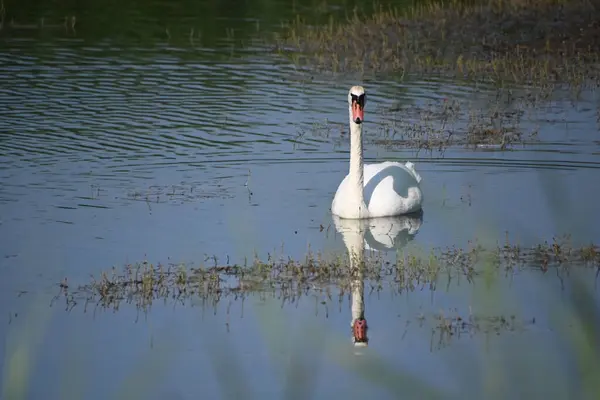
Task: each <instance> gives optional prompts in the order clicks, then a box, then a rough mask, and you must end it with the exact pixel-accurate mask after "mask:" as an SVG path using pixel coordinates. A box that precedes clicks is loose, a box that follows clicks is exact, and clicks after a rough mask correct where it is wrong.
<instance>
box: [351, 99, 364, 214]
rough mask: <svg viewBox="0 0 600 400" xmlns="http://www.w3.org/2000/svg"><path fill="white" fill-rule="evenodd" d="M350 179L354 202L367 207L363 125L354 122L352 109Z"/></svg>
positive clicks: (362, 211)
mask: <svg viewBox="0 0 600 400" xmlns="http://www.w3.org/2000/svg"><path fill="white" fill-rule="evenodd" d="M348 178H349V181H350V182H349V183H350V187H351V188H352V192H353V197H354V200H355V201H356V202H357V204H358V206H359V207H365V198H364V192H363V191H364V172H363V143H362V124H357V123H356V122H354V121H353V120H352V108H350V172H349V177H348ZM365 211H366V210H360V211H359V212H360V213H364V212H365Z"/></svg>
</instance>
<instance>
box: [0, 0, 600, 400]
mask: <svg viewBox="0 0 600 400" xmlns="http://www.w3.org/2000/svg"><path fill="white" fill-rule="evenodd" d="M171 3H172V2H168V4H167V3H165V2H160V1H156V2H153V3H151V4H152V6H150V5H149V6H147V8H140V9H137V6H133V2H125V3H124V5H123V7H124V9H123V10H121V9H119V8H118V7H119V6H117V5H116V4H108V5H106V7H107V10H111V11H110V12H106V11H104V12H99V13H96V9H95V7H97V6H94V5H92V4H91V3H90V4H87V3H86V5H85V6H81V8H77V7H75V6H73V7H71V8H69V7H67V8H65V9H59V8H54V7H47V6H38V7H37V8H36V7H32V8H31V9H26V8H25V7H22V6H17V5H16V4H13V3H8V2H7V3H5V6H6V10H7V14H6V18H5V24H4V26H3V29H2V30H0V43H1V44H0V46H1V47H0V48H1V49H2V51H0V65H1V66H0V109H1V110H2V112H1V117H0V182H1V184H0V205H1V206H0V207H1V208H0V240H1V242H2V246H1V248H0V273H1V275H2V279H1V280H0V282H1V283H0V292H1V293H2V294H1V295H0V296H1V301H0V304H1V305H0V318H2V316H6V319H5V322H4V323H3V327H2V328H0V332H2V333H3V335H2V336H1V337H4V338H5V340H4V346H3V347H0V357H1V358H2V359H3V360H4V363H3V368H2V369H3V374H4V378H3V379H4V380H3V385H2V387H3V389H2V390H3V396H4V398H7V399H8V398H41V397H43V398H82V397H85V398H113V397H115V396H117V397H118V396H123V397H125V396H127V394H128V393H130V394H132V395H133V394H135V395H134V396H140V397H143V398H192V397H197V396H198V394H202V395H206V396H211V397H213V396H221V397H235V396H236V395H240V394H242V393H244V394H245V396H248V397H259V396H268V397H273V398H281V397H298V398H309V397H310V398H312V397H315V398H325V397H327V396H331V395H334V396H336V397H341V396H349V397H352V398H358V397H361V396H364V395H366V394H371V395H375V396H381V397H385V398H387V396H390V390H397V391H400V390H402V391H403V392H406V393H410V389H411V387H409V386H407V385H404V386H403V384H402V383H401V381H394V379H392V378H389V377H388V376H387V375H385V373H379V372H377V371H378V370H377V369H376V368H375V367H374V366H373V364H369V363H370V362H373V361H372V359H371V358H369V357H371V356H372V357H379V358H381V359H383V361H384V362H385V363H387V364H388V365H389V366H391V368H392V371H403V372H405V373H411V374H414V375H415V376H416V377H418V378H419V379H421V380H423V381H424V382H425V385H426V386H429V387H431V388H437V389H440V390H444V391H448V392H450V393H464V394H467V395H469V394H470V395H471V396H477V395H476V393H481V391H482V390H484V389H485V390H491V389H490V387H496V386H495V384H494V383H490V382H489V381H488V380H489V373H490V372H489V371H490V369H492V368H496V367H497V368H500V367H498V366H501V365H503V366H514V365H516V364H514V363H515V362H516V361H515V360H519V357H520V352H521V349H523V348H528V349H529V350H530V355H532V358H531V359H528V360H529V361H528V362H529V363H531V365H544V366H546V367H547V368H548V370H549V371H558V370H561V368H563V367H564V366H565V365H566V366H567V368H569V366H570V365H571V364H576V361H575V360H573V359H571V358H569V357H568V356H566V355H561V353H560V351H558V352H554V351H548V349H553V348H555V347H556V346H557V343H563V342H561V340H563V336H561V335H562V333H561V332H558V331H557V330H556V329H555V328H556V327H555V325H553V323H554V320H553V314H552V313H553V311H555V310H556V309H560V308H561V307H567V306H568V304H569V302H568V301H567V299H566V298H565V296H566V295H565V292H564V289H561V287H562V286H563V284H564V282H563V281H562V280H561V279H559V278H557V277H556V275H555V274H554V275H553V274H541V273H540V272H537V271H524V272H522V273H520V274H518V276H516V277H515V276H512V277H510V278H509V279H501V280H500V281H499V282H498V283H497V285H496V286H494V288H493V289H490V288H487V287H485V286H484V285H483V284H481V282H480V283H479V284H477V283H476V284H468V283H467V282H466V281H462V282H461V283H460V284H455V283H453V284H452V285H450V286H448V287H446V286H445V285H444V284H443V282H440V284H439V287H440V288H443V289H440V290H437V291H435V292H431V291H429V290H417V291H414V292H410V293H402V294H400V295H399V294H393V293H391V292H389V291H385V290H384V291H382V292H379V293H377V292H371V291H370V289H369V284H368V283H366V284H365V287H366V289H365V313H366V315H367V318H368V321H369V325H370V326H371V327H372V328H371V329H370V343H369V347H368V348H367V349H365V350H362V351H363V353H364V354H363V356H362V358H361V357H360V356H355V355H354V351H355V349H354V348H353V347H352V345H351V342H350V332H349V325H350V302H349V299H348V298H345V299H344V301H343V302H342V303H341V304H339V305H338V302H337V300H336V301H333V302H332V303H326V304H325V305H324V304H321V301H322V300H324V299H321V298H313V297H311V296H308V297H305V298H302V299H301V300H300V301H299V302H298V303H296V304H289V305H283V306H282V307H280V305H281V304H280V302H279V301H278V300H277V299H274V300H273V299H271V300H269V298H268V296H267V297H266V298H265V297H262V296H259V295H251V296H248V298H246V299H245V300H244V301H243V302H242V301H241V300H238V301H234V300H228V299H226V300H224V301H222V302H221V303H219V304H218V305H216V306H212V305H210V304H202V303H201V302H199V301H196V302H195V304H194V301H192V302H191V303H189V302H188V303H186V305H185V306H183V305H174V304H173V303H170V302H167V303H166V304H156V305H154V306H153V308H152V310H151V312H150V313H148V314H147V315H144V314H140V313H139V312H138V311H137V310H136V309H135V308H134V307H133V306H129V307H128V306H126V305H124V306H123V307H122V308H121V309H120V310H119V311H118V312H115V313H111V312H106V311H103V312H102V311H101V312H97V313H93V312H92V311H91V310H86V312H84V307H83V305H82V304H79V305H78V306H76V307H75V308H74V309H73V310H72V311H70V312H65V311H64V305H63V304H62V303H57V304H55V305H53V306H52V307H50V306H49V304H50V299H51V298H52V296H53V295H54V294H55V293H56V291H57V283H58V282H60V281H61V280H62V279H63V278H64V277H68V278H69V281H70V282H72V284H83V283H87V282H88V281H89V277H90V274H94V275H98V274H99V273H100V272H101V271H103V270H107V269H108V268H110V267H111V266H120V265H122V264H124V263H127V262H137V261H141V260H149V261H151V262H164V263H167V262H186V263H194V264H195V265H212V264H213V263H214V258H212V259H211V257H216V259H217V262H218V263H221V264H224V263H227V262H229V263H231V264H232V263H236V262H243V261H244V259H245V258H253V257H254V253H255V252H256V253H257V254H258V255H259V256H261V257H263V258H265V257H267V255H268V254H269V253H271V254H272V253H273V252H276V251H279V252H283V253H284V254H285V255H289V256H291V257H294V258H300V257H303V256H304V255H305V254H306V252H307V251H308V249H309V248H310V249H311V250H313V251H320V252H323V253H327V254H333V253H335V252H338V253H340V252H344V251H346V248H345V245H344V241H343V237H342V235H340V234H339V233H337V232H336V229H335V224H334V221H333V220H332V218H331V215H330V211H329V207H330V204H331V199H332V198H333V194H334V193H335V190H336V188H337V185H338V183H339V181H340V180H341V179H342V178H343V176H344V174H346V173H347V169H348V135H347V128H346V124H347V119H348V118H347V103H346V96H347V90H348V88H349V87H350V86H351V85H353V84H356V83H357V82H358V83H363V84H364V85H365V87H366V88H367V91H368V96H369V97H368V98H369V100H368V104H367V112H368V114H367V123H366V125H365V129H366V135H367V136H369V135H371V136H372V137H376V136H377V135H379V134H380V133H381V130H382V129H383V127H384V126H385V124H386V123H387V122H389V118H390V117H389V114H386V113H383V112H382V110H383V109H387V108H390V107H397V106H398V105H401V106H404V107H427V106H428V104H430V103H431V102H436V101H440V100H442V99H444V98H447V99H455V100H458V101H459V102H461V103H462V104H463V107H465V109H468V108H469V107H471V108H474V109H484V110H486V109H489V108H490V107H491V106H492V105H493V104H494V102H495V96H496V90H495V88H492V87H485V86H479V87H474V86H468V85H461V84H457V83H453V82H447V81H441V80H438V79H433V78H432V79H428V80H404V81H401V80H399V79H395V78H394V77H388V78H385V79H382V78H381V77H378V78H377V79H374V78H368V79H365V80H363V81H361V80H360V79H359V78H357V77H335V78H331V77H328V76H323V75H318V74H314V73H311V72H310V71H299V70H297V69H295V68H294V67H293V66H292V65H290V64H289V62H288V61H287V60H285V59H281V58H278V57H277V56H276V55H275V54H273V53H272V52H271V51H270V49H269V48H268V47H256V46H249V44H250V43H251V42H252V40H253V38H255V37H256V35H257V31H258V32H260V31H261V30H269V29H275V28H274V27H276V26H277V24H278V22H279V21H280V20H281V19H282V18H289V17H290V16H291V15H293V13H292V11H289V10H288V11H283V10H284V5H283V4H279V3H277V2H267V3H269V5H266V4H262V3H261V2H256V1H255V2H249V3H248V4H249V6H248V7H247V8H245V9H244V10H243V11H240V10H237V11H235V12H234V10H233V9H234V8H235V7H233V6H232V5H231V4H229V5H228V4H227V3H224V4H219V6H218V7H217V6H215V5H214V4H213V3H212V2H194V4H196V3H197V4H198V5H197V6H194V8H193V9H188V8H186V6H189V4H188V3H191V2H180V3H181V4H179V3H177V2H176V3H172V4H171ZM297 6H298V9H297V10H296V11H300V12H305V13H306V15H309V16H311V17H313V18H317V19H318V18H322V17H323V15H327V14H326V13H323V12H321V13H320V14H319V13H317V12H315V11H309V10H312V8H311V7H310V5H308V4H306V5H300V4H298V5H297ZM61 7H62V6H61ZM152 7H155V8H152ZM270 7H275V8H274V10H276V11H272V12H271V13H265V12H263V11H264V10H265V9H267V8H268V9H271V8H270ZM277 7H279V8H277ZM328 9H331V10H334V12H340V13H341V10H344V6H343V5H342V4H332V5H331V6H330V8H327V7H325V9H324V10H325V11H326V10H328ZM168 10H170V11H168ZM336 10H337V11H336ZM184 11H185V12H184ZM64 15H68V16H71V15H76V16H77V19H76V24H75V25H74V29H73V26H71V25H69V23H70V22H69V23H68V24H67V28H65V27H64V26H63V19H62V18H63V16H64ZM186 15H193V16H194V17H186ZM42 17H44V18H45V19H44V27H40V26H39V25H40V20H39V19H40V18H42ZM117 17H120V18H121V20H119V19H115V18H117ZM11 18H13V19H14V21H15V22H14V23H13V25H12V26H9V25H8V21H10V19H11ZM69 21H70V20H69ZM53 24H54V25H53ZM200 27H202V28H200ZM167 28H168V29H167ZM188 28H189V29H188ZM192 28H194V31H192ZM230 29H233V31H230ZM167 30H168V32H167ZM200 31H202V35H201V36H200V34H199V32H200ZM194 35H196V36H194ZM244 42H245V43H244ZM565 98H566V97H564V96H562V95H561V94H560V93H559V94H557V95H555V97H554V98H552V99H550V100H548V101H547V102H544V103H543V104H538V105H536V106H535V107H531V108H529V109H526V110H525V111H524V115H523V116H522V118H521V121H520V125H519V127H520V129H522V130H523V131H532V130H537V131H538V136H537V140H536V141H533V140H532V141H529V142H527V143H524V144H523V145H515V146H513V147H512V149H511V150H510V151H485V150H483V149H479V150H473V149H467V148H464V147H462V146H457V147H453V148H450V149H447V150H446V151H445V153H444V154H443V155H440V154H439V153H436V152H434V153H427V152H419V153H417V152H416V151H415V150H414V149H411V148H402V147H400V148H388V147H386V146H383V145H379V146H377V145H374V144H372V143H368V144H367V149H366V152H365V157H366V160H367V161H368V162H376V161H381V160H386V159H387V160H412V161H414V162H415V163H416V165H417V168H418V171H419V173H420V174H421V175H422V177H423V183H422V188H423V191H424V193H425V203H424V206H423V207H424V210H425V212H424V214H423V218H422V221H420V226H419V228H418V230H417V231H416V232H415V233H414V234H413V235H411V236H410V237H409V238H407V239H406V240H405V241H403V243H404V242H407V244H406V247H407V248H409V249H410V248H414V249H428V248H430V247H432V246H452V245H457V246H466V245H467V242H468V241H470V240H474V239H480V240H481V241H482V242H484V243H488V244H489V243H494V242H495V241H503V240H504V239H505V235H506V232H509V234H510V237H511V238H513V239H514V240H517V241H518V242H519V243H521V244H523V245H524V246H527V245H535V244H538V243H540V242H543V241H544V240H548V241H551V240H552V237H553V236H555V235H561V234H565V233H567V234H571V235H572V236H573V240H574V241H575V242H576V243H583V244H587V243H589V242H597V241H598V239H600V228H599V227H598V225H597V224H594V223H592V221H593V216H594V215H596V214H597V212H598V207H597V202H596V201H595V198H597V196H598V195H599V194H600V193H599V192H598V189H597V187H596V185H594V184H593V182H595V180H596V179H597V176H598V169H599V168H600V159H599V157H598V156H599V154H600V146H599V142H598V140H597V132H598V124H597V110H598V97H597V95H596V94H594V93H587V92H586V93H584V94H583V95H582V96H581V98H580V99H579V100H578V101H577V102H572V101H571V100H565ZM461 115H462V117H461V118H463V121H466V119H467V118H468V112H466V111H465V112H463V113H462V114H461ZM414 123H415V124H418V123H421V122H419V121H414ZM465 123H466V122H465ZM457 126H460V123H459V124H458V125H457ZM323 127H326V128H323ZM388 256H389V257H391V258H392V259H393V258H394V257H395V254H394V252H391V253H389V254H388ZM594 272H595V271H589V273H588V272H585V273H582V274H579V275H581V276H582V277H583V278H584V279H585V281H586V285H587V286H588V287H589V288H590V289H591V290H592V293H593V296H594V301H595V303H596V305H598V304H600V301H599V300H598V294H597V290H596V288H595V286H596V284H595V280H594ZM575 275H578V274H575ZM499 293H509V294H510V295H509V297H508V300H507V299H504V298H503V300H502V301H498V300H494V299H497V298H498V297H497V296H499ZM481 299H485V301H481ZM469 307H471V308H475V311H481V312H483V313H487V314H498V315H499V314H506V315H509V314H516V315H517V316H518V318H521V319H523V320H526V319H531V318H534V317H535V319H536V323H535V324H531V325H528V326H527V328H526V329H524V332H519V333H508V334H502V335H500V336H496V335H495V334H494V333H491V334H488V335H485V334H481V335H476V336H475V337H473V338H461V339H460V340H455V341H453V342H452V344H451V345H448V346H435V345H434V344H435V343H436V340H435V338H434V337H433V338H432V335H431V327H427V326H425V327H419V326H418V323H417V322H416V320H415V318H416V317H418V316H419V315H420V314H425V315H432V313H435V312H438V311H439V310H440V309H442V310H449V309H452V308H456V309H457V310H459V312H460V313H462V314H465V313H466V314H468V312H469ZM409 321H412V322H409ZM407 324H408V325H407ZM313 327H317V328H313ZM314 329H316V332H317V333H315V331H314ZM307 332H312V333H310V334H308V333H307ZM319 335H324V336H319ZM432 343H433V344H432ZM563 346H564V344H563ZM565 354H567V353H565ZM457 360H458V361H457ZM523 362H525V361H523ZM481 365H484V366H485V367H484V368H480V366H481ZM523 368H527V367H523ZM494 371H495V370H494ZM503 371H504V374H500V373H498V374H496V373H491V374H492V375H493V376H495V379H497V380H498V382H512V383H513V385H512V386H510V387H506V388H500V389H498V390H499V392H498V391H496V393H500V394H502V393H504V394H509V393H513V392H511V390H514V391H515V393H520V392H522V391H524V390H526V389H527V388H535V391H534V393H536V395H540V396H541V395H543V394H548V395H551V397H552V398H564V396H566V395H567V394H568V393H576V392H572V390H574V389H573V387H572V386H568V385H565V386H560V385H559V384H556V385H559V387H556V385H555V386H552V385H549V386H547V387H546V386H542V385H541V383H542V382H543V380H544V375H543V374H542V373H539V374H537V373H535V372H532V371H531V370H529V373H530V375H523V374H522V371H521V370H519V369H518V368H513V369H512V371H511V369H510V368H509V369H508V371H509V372H506V370H503ZM545 371H547V370H545ZM523 376H528V378H527V379H524V378H523ZM573 379H575V381H576V379H577V378H573ZM480 381H481V382H484V383H483V384H481V385H473V386H469V385H466V384H465V382H480ZM73 382H76V383H73ZM228 382H235V384H230V383H228ZM485 382H488V383H485ZM538 384H539V385H538ZM490 385H491V386H490ZM498 386H499V387H503V386H502V384H498ZM22 388H26V391H24V392H20V390H21V389H22ZM414 389H415V390H417V389H418V388H416V387H415V388H414ZM23 390H25V389H23ZM417 391H418V390H417ZM248 393H249V394H248ZM419 393H423V392H419ZM19 394H21V395H22V397H19V396H18V395H19ZM513 394H514V393H513ZM152 396H155V397H152ZM576 397H577V395H576Z"/></svg>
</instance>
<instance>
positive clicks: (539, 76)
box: [277, 0, 600, 86]
mask: <svg viewBox="0 0 600 400" xmlns="http://www.w3.org/2000/svg"><path fill="white" fill-rule="evenodd" d="M599 20H600V5H599V3H598V1H597V0H574V1H564V0H473V1H460V0H450V1H436V0H433V1H427V2H419V3H418V4H416V5H413V6H412V7H406V8H404V9H401V10H398V9H389V10H384V9H382V8H381V7H380V8H379V9H378V11H376V12H375V13H373V14H372V15H371V16H365V17H361V16H359V15H358V13H357V12H356V11H355V12H354V14H353V15H351V16H348V17H347V19H346V21H343V22H335V21H334V20H333V19H331V20H330V22H329V23H328V24H325V25H320V26H311V25H310V24H308V23H306V22H304V21H303V20H302V19H300V18H297V19H296V20H295V21H293V22H292V23H290V24H288V25H287V26H286V29H285V30H284V33H283V35H280V36H278V37H277V41H278V48H279V49H286V50H285V51H286V52H288V53H292V54H294V57H295V59H296V60H297V62H298V63H302V64H307V65H310V66H313V67H316V68H317V69H321V70H326V71H333V72H345V71H352V72H375V73H376V72H390V71H396V72H400V73H402V74H410V73H424V74H433V73H437V74H441V75H444V76H451V77H459V78H465V79H483V80H488V81H490V80H491V81H496V82H504V81H513V82H519V83H530V84H547V83H548V82H562V83H569V84H571V85H574V86H581V85H584V84H585V83H586V82H589V83H592V84H593V85H595V86H597V85H598V83H599V82H600V80H599V79H598V78H599V77H600V73H599V72H600V69H599V68H598V60H599V56H598V54H599V52H598V51H599V50H600V41H598V40H597V37H598V35H600V24H599V23H598V21H599ZM282 51H283V50H282Z"/></svg>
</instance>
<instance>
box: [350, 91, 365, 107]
mask: <svg viewBox="0 0 600 400" xmlns="http://www.w3.org/2000/svg"><path fill="white" fill-rule="evenodd" d="M351 96H352V103H358V105H359V106H361V107H364V106H365V101H366V98H365V95H364V94H361V95H360V96H357V95H355V94H352V95H351Z"/></svg>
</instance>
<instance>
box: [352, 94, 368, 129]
mask: <svg viewBox="0 0 600 400" xmlns="http://www.w3.org/2000/svg"><path fill="white" fill-rule="evenodd" d="M366 102H367V97H366V95H365V89H364V88H363V87H362V86H352V87H351V88H350V91H349V92H348V105H349V106H350V110H351V113H352V116H351V118H352V122H354V123H355V124H360V123H362V122H363V121H364V120H365V104H366Z"/></svg>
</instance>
